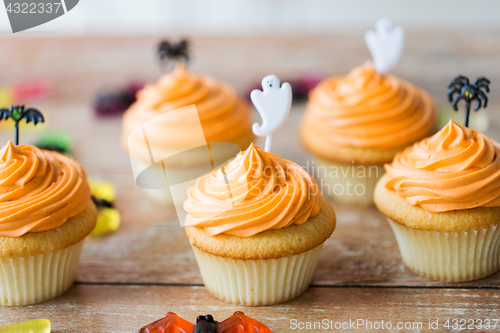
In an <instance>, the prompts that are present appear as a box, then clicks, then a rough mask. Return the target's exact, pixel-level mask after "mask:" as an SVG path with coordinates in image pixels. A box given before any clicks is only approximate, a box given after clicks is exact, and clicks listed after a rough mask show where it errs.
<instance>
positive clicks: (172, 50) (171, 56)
mask: <svg viewBox="0 0 500 333" xmlns="http://www.w3.org/2000/svg"><path fill="white" fill-rule="evenodd" d="M157 53H158V57H159V59H160V62H161V64H162V67H164V69H166V68H165V67H166V66H167V64H168V63H169V61H173V62H175V61H184V62H188V61H189V43H188V41H187V40H185V39H183V40H181V41H180V42H178V43H171V42H169V41H162V42H161V43H160V45H158V50H157Z"/></svg>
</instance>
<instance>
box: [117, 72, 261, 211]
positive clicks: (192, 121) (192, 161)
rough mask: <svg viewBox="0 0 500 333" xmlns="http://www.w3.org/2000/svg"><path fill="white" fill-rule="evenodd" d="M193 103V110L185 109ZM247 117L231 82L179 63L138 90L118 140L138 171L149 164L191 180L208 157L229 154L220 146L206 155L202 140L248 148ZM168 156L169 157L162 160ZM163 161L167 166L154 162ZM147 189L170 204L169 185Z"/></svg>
mask: <svg viewBox="0 0 500 333" xmlns="http://www.w3.org/2000/svg"><path fill="white" fill-rule="evenodd" d="M193 105H194V106H195V107H196V109H190V108H189V106H191V107H192V106H193ZM184 107H187V108H186V109H185V110H184V109H183V110H180V111H185V112H179V113H177V114H176V115H175V116H173V117H163V118H162V115H166V114H167V113H169V112H171V111H174V110H178V109H181V108H184ZM193 110H194V111H193ZM190 111H193V112H190ZM170 115H174V114H170ZM250 118H251V117H250V111H249V107H248V105H247V103H246V102H244V101H243V100H242V99H241V98H239V97H238V96H237V94H236V92H235V91H234V89H233V88H232V87H231V86H230V85H228V84H227V83H224V82H221V81H218V80H216V79H214V78H212V77H209V76H204V75H196V74H193V73H190V72H189V71H188V70H187V69H186V68H185V66H184V65H183V64H182V63H179V64H178V65H177V66H176V68H175V70H174V71H173V72H171V73H169V74H167V75H165V76H163V77H162V78H161V79H160V80H159V81H158V82H156V83H152V84H148V85H146V87H145V88H144V89H143V90H141V91H139V93H138V95H137V101H136V102H135V103H134V104H133V105H132V106H131V107H130V108H129V109H128V110H127V111H126V112H125V114H124V117H123V131H122V143H123V145H124V147H125V148H126V149H127V151H128V153H129V155H130V158H131V161H132V164H133V167H134V166H135V168H136V169H138V170H144V169H146V168H148V167H150V166H151V165H153V168H154V169H158V170H157V173H156V174H159V175H163V170H162V168H163V167H165V168H168V169H169V170H170V171H171V172H173V173H174V174H173V178H174V179H196V178H197V177H198V176H199V175H201V174H202V173H203V171H205V169H206V164H207V159H208V161H209V162H210V159H211V158H212V160H213V162H214V163H215V164H216V165H217V164H218V163H221V162H224V161H226V160H228V159H229V158H230V157H233V156H234V152H233V151H230V150H226V149H224V148H222V146H212V147H211V152H210V154H211V156H208V151H207V150H206V149H205V150H203V149H202V148H203V147H206V145H207V143H210V142H230V143H234V144H236V145H238V146H239V147H240V148H241V149H245V148H247V147H248V145H249V144H250V143H251V142H252V140H253V138H254V135H253V133H252V129H251V119H250ZM200 123H201V128H200ZM136 129H138V130H136ZM134 130H135V131H134ZM145 136H146V137H147V139H146V141H145ZM200 148H201V149H200ZM203 151H204V152H207V153H206V154H204V153H203ZM153 155H154V156H153ZM157 156H160V157H159V158H157ZM169 156H170V157H172V158H169V159H164V158H165V157H169ZM153 158H154V159H155V160H154V161H153V160H152V159H153ZM162 159H163V163H164V164H166V165H163V166H162V165H161V164H158V163H156V164H154V163H155V162H158V161H160V160H162ZM192 175H194V177H193V176H192ZM146 193H147V194H148V195H149V197H150V198H151V199H152V200H154V201H156V202H159V203H164V204H171V203H172V197H171V194H170V191H169V190H168V188H167V189H149V190H146Z"/></svg>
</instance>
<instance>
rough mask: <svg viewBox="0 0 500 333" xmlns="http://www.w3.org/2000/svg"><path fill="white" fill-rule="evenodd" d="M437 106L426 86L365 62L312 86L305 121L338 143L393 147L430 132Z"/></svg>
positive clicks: (310, 128) (306, 125)
mask: <svg viewBox="0 0 500 333" xmlns="http://www.w3.org/2000/svg"><path fill="white" fill-rule="evenodd" d="M435 109H436V108H435V105H434V102H433V100H432V98H431V97H430V96H429V95H428V94H427V93H426V92H425V91H424V90H422V89H420V88H419V87H417V86H415V85H412V84H410V83H408V82H406V81H405V80H402V79H400V78H397V77H394V76H391V75H383V74H379V73H377V72H376V71H375V69H374V68H373V66H372V65H371V64H366V65H363V66H360V67H357V68H355V69H353V70H352V71H351V72H350V73H349V74H348V75H346V76H338V77H332V78H328V79H326V80H324V81H322V82H321V83H320V84H319V85H318V86H317V87H316V88H315V89H313V90H312V91H311V93H310V98H309V102H308V107H307V111H306V114H305V117H304V124H303V126H304V130H305V131H307V133H309V134H311V133H312V134H314V135H317V136H319V137H321V138H322V139H323V140H327V141H328V142H329V143H331V144H333V145H336V146H353V147H363V148H375V149H393V148H399V147H403V146H406V145H408V144H410V143H413V142H415V141H417V140H420V139H422V138H424V137H425V136H427V135H428V134H429V133H430V131H431V130H432V129H433V127H434V122H435V113H436V112H435Z"/></svg>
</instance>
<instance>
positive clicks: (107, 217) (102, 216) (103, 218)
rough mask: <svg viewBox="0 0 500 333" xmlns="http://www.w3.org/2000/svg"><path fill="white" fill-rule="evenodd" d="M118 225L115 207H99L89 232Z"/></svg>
mask: <svg viewBox="0 0 500 333" xmlns="http://www.w3.org/2000/svg"><path fill="white" fill-rule="evenodd" d="M119 226H120V213H119V212H118V211H117V210H116V209H113V208H107V207H102V208H100V209H99V214H98V216H97V224H96V226H95V228H94V230H92V232H91V233H90V234H91V235H92V236H100V235H104V234H107V233H110V232H113V231H116V230H117V229H118V227H119ZM0 333H1V332H0Z"/></svg>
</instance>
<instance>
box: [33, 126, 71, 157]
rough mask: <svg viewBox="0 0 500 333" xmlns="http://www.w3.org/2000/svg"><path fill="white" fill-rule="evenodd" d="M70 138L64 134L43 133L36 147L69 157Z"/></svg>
mask: <svg viewBox="0 0 500 333" xmlns="http://www.w3.org/2000/svg"><path fill="white" fill-rule="evenodd" d="M71 145H72V143H71V136H70V135H69V134H68V133H66V132H55V131H54V132H52V131H51V132H44V133H42V134H40V136H39V137H38V140H37V142H36V145H35V146H37V147H38V148H40V149H45V150H52V151H57V152H58V153H61V154H65V155H68V156H70V157H71V154H70V150H71Z"/></svg>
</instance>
